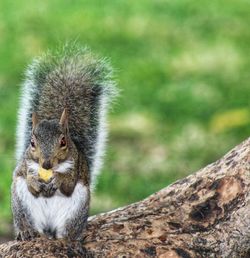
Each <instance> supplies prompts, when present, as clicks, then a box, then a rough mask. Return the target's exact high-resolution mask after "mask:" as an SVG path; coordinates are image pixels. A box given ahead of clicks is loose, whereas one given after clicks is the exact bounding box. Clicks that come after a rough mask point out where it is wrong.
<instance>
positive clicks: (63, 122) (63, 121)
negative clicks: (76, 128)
mask: <svg viewBox="0 0 250 258" xmlns="http://www.w3.org/2000/svg"><path fill="white" fill-rule="evenodd" d="M59 124H60V125H61V126H62V127H63V128H65V129H67V128H68V110H67V108H65V109H64V110H63V112H62V115H61V118H60V122H59Z"/></svg>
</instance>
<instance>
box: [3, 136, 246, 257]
mask: <svg viewBox="0 0 250 258" xmlns="http://www.w3.org/2000/svg"><path fill="white" fill-rule="evenodd" d="M84 234H85V240H84V241H82V242H72V243H69V242H66V241H63V240H48V239H45V238H36V239H33V240H32V241H25V242H17V241H11V242H7V243H4V244H2V245H0V253H1V255H2V256H3V257H161V258H163V257H169V258H171V257H172V258H175V257H176V258H177V257H183V258H188V257H230V258H232V257H237V258H238V257H250V138H249V139H248V140H246V141H245V142H243V143H242V144H240V145H239V146H237V147H235V148H234V149H233V150H232V151H230V152H229V153H228V154H226V155H225V156H224V157H223V158H221V159H220V160H218V161H216V162H215V163H213V164H210V165H208V166H207V167H205V168H203V169H201V170H200V171H198V172H197V173H195V174H193V175H190V176H188V177H186V178H184V179H182V180H179V181H177V182H176V183H174V184H172V185H170V186H168V187H166V188H164V189H162V190H161V191H159V192H157V193H155V194H153V195H151V196H149V197H148V198H147V199H145V200H143V201H141V202H138V203H134V204H131V205H129V206H127V207H124V208H121V209H117V210H114V211H111V212H108V213H104V214H100V215H97V216H94V217H91V218H89V223H88V226H87V230H86V232H85V233H84Z"/></svg>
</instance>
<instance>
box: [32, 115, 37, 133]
mask: <svg viewBox="0 0 250 258" xmlns="http://www.w3.org/2000/svg"><path fill="white" fill-rule="evenodd" d="M37 122H38V118H37V114H36V112H34V113H32V129H34V128H35V126H36V125H37Z"/></svg>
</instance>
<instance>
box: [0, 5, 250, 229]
mask: <svg viewBox="0 0 250 258" xmlns="http://www.w3.org/2000/svg"><path fill="white" fill-rule="evenodd" d="M0 10H1V12H0V232H1V233H2V234H3V233H6V232H7V231H9V228H10V227H9V226H8V225H10V223H11V212H10V185H11V175H12V171H13V168H14V166H15V160H14V150H15V126H16V114H17V110H18V98H19V92H20V84H21V82H22V80H23V78H24V76H23V73H24V70H25V68H26V67H27V65H28V64H29V63H30V62H31V60H32V58H33V57H35V56H37V55H39V54H41V53H43V52H44V51H46V50H47V49H48V48H50V49H53V48H55V47H56V46H57V45H58V44H60V43H62V42H65V41H70V40H76V39H77V40H78V42H79V43H80V44H83V45H85V44H86V45H88V46H90V48H91V49H92V50H93V51H94V52H96V53H98V54H99V55H101V56H107V57H109V58H110V59H111V62H112V64H113V66H114V67H115V69H116V78H117V81H118V85H119V88H120V89H121V96H120V97H119V99H118V100H117V101H116V104H115V105H114V107H113V111H112V113H111V115H110V117H109V120H110V137H109V143H108V148H107V155H106V159H105V166H104V169H103V172H102V174H101V176H100V179H99V184H98V187H97V189H96V192H95V194H94V196H93V198H92V205H91V206H92V208H91V213H92V214H94V213H97V212H101V211H106V210H110V209H113V208H115V207H118V206H122V205H126V204H128V203H131V202H134V201H137V200H140V199H142V198H144V197H146V196H148V195H149V194H151V193H153V192H155V191H157V190H159V189H161V188H162V187H164V186H166V185H168V184H170V183H171V182H173V181H175V180H177V179H178V178H181V177H184V176H186V175H188V174H189V173H192V172H194V171H196V170H197V169H199V168H201V167H203V166H204V165H206V164H208V163H211V162H213V161H215V160H216V159H217V158H219V157H220V156H221V155H223V154H224V153H225V152H226V151H228V150H229V149H230V148H232V147H233V146H234V145H236V144H237V143H240V142H241V141H242V140H244V139H245V138H247V137H248V136H249V134H250V104H249V103H250V102H249V97H250V89H249V79H250V78H249V77H250V76H249V75H250V69H249V67H250V47H249V46H250V30H249V24H250V15H249V10H250V3H249V1H246V0H238V1H232V0H221V1H217V0H214V1H208V0H203V1H194V0H171V1H170V0H165V1H163V0H154V1H152V0H137V1H132V0H120V1H118V0H117V1H115V0H114V1H96V0H94V1H76V0H71V1H69V0H68V1H67V0H51V1H48V0H44V1H25V0H24V1H11V0H8V1H7V0H2V1H1V2H0Z"/></svg>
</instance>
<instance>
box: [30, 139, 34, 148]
mask: <svg viewBox="0 0 250 258" xmlns="http://www.w3.org/2000/svg"><path fill="white" fill-rule="evenodd" d="M30 145H31V147H32V148H35V141H34V139H33V138H31V140H30Z"/></svg>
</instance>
